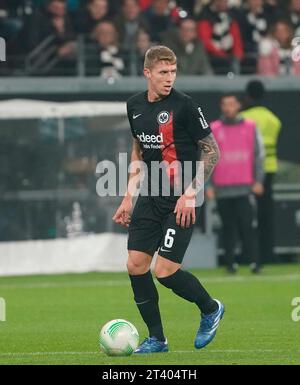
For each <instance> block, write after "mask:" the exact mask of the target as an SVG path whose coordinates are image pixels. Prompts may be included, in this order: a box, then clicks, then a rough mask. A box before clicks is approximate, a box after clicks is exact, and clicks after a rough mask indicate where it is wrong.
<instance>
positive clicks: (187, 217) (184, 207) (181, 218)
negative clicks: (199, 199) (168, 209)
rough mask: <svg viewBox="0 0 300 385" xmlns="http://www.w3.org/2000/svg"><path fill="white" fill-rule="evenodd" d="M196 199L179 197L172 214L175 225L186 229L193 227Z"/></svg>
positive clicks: (193, 197) (185, 196)
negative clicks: (174, 216) (174, 217)
mask: <svg viewBox="0 0 300 385" xmlns="http://www.w3.org/2000/svg"><path fill="white" fill-rule="evenodd" d="M195 204H196V197H195V196H188V195H185V194H183V195H181V197H180V198H179V199H178V200H177V203H176V206H175V210H174V214H176V223H177V225H178V226H181V227H183V228H188V227H190V226H191V225H194V224H195V222H196V210H195Z"/></svg>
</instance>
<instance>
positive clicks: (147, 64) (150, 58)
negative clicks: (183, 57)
mask: <svg viewBox="0 0 300 385" xmlns="http://www.w3.org/2000/svg"><path fill="white" fill-rule="evenodd" d="M160 61H168V62H170V64H176V63H177V58H176V55H175V53H174V52H173V51H172V50H171V49H170V48H168V47H166V46H164V45H155V46H153V47H151V48H149V49H148V51H147V52H146V55H145V61H144V68H149V69H151V68H152V67H153V66H154V65H155V64H156V63H158V62H160Z"/></svg>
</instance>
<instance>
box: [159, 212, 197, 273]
mask: <svg viewBox="0 0 300 385" xmlns="http://www.w3.org/2000/svg"><path fill="white" fill-rule="evenodd" d="M198 214H199V210H196V216H198ZM193 229H194V225H191V226H190V227H188V228H182V227H181V226H178V225H177V224H176V215H175V214H174V213H171V214H169V216H168V218H167V220H166V221H165V223H164V226H163V237H162V241H161V243H160V247H159V250H158V255H159V256H160V257H162V258H164V259H167V260H168V261H171V262H173V263H175V264H177V266H181V264H182V260H183V257H184V254H185V252H186V249H187V248H188V245H189V243H190V240H191V237H192V233H193ZM159 261H161V263H162V261H163V260H159ZM170 266H173V268H174V269H175V265H170ZM157 267H158V266H157ZM175 271H176V270H175Z"/></svg>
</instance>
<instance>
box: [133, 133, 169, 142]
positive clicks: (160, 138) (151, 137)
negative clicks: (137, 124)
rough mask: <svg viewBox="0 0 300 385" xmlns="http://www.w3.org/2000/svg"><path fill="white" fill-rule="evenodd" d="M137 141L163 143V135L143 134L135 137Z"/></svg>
mask: <svg viewBox="0 0 300 385" xmlns="http://www.w3.org/2000/svg"><path fill="white" fill-rule="evenodd" d="M137 137H138V138H139V141H140V142H141V143H162V142H163V134H162V132H161V133H160V134H158V135H145V133H144V132H143V133H142V134H140V135H137Z"/></svg>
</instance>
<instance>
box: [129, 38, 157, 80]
mask: <svg viewBox="0 0 300 385" xmlns="http://www.w3.org/2000/svg"><path fill="white" fill-rule="evenodd" d="M151 45H152V42H151V40H150V35H149V33H148V32H146V31H143V30H140V31H139V33H138V35H137V40H136V51H135V56H134V59H133V60H131V61H130V64H129V67H130V75H138V76H142V75H143V71H144V60H145V54H146V52H147V50H148V49H149V48H150V47H151Z"/></svg>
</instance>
